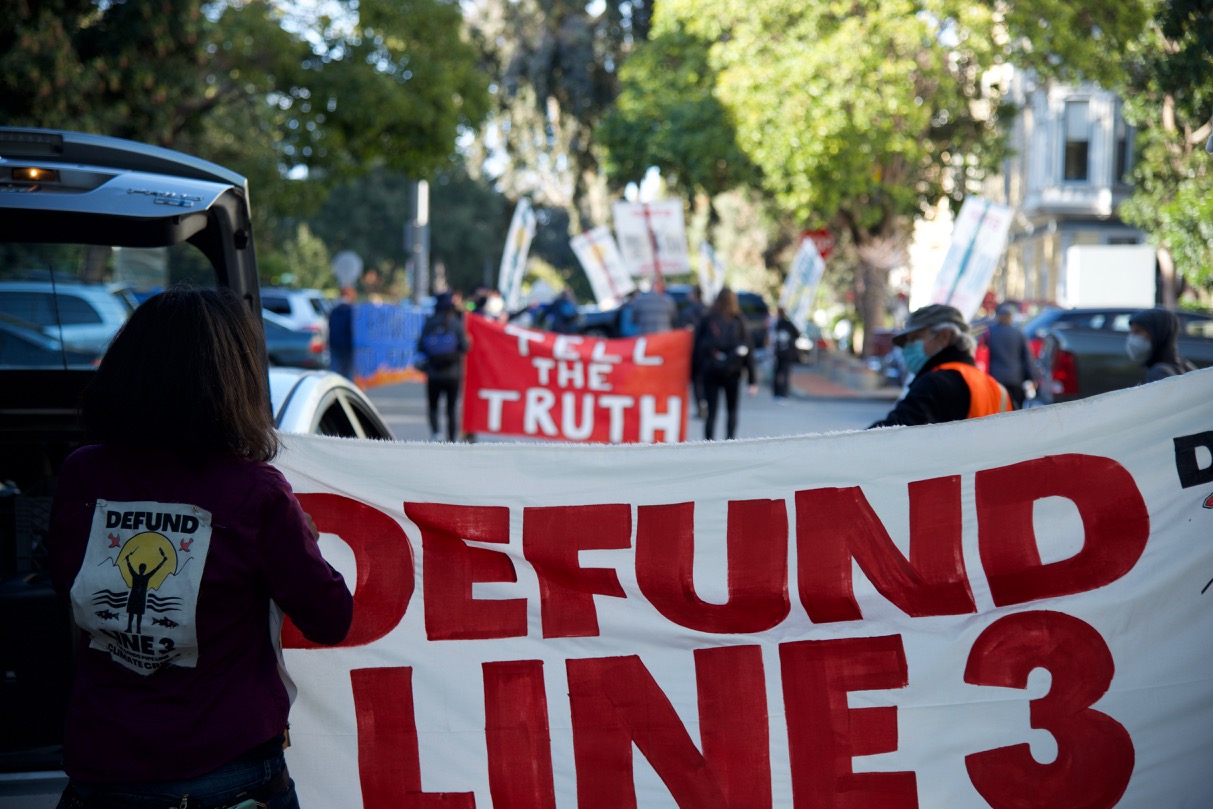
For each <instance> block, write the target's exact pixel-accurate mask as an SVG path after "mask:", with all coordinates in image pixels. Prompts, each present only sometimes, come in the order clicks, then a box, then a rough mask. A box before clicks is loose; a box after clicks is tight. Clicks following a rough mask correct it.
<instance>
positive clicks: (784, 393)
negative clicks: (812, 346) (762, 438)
mask: <svg viewBox="0 0 1213 809" xmlns="http://www.w3.org/2000/svg"><path fill="white" fill-rule="evenodd" d="M773 331H774V346H772V347H773V348H774V351H775V373H774V375H773V376H772V378H771V395H772V396H773V397H774V398H775V401H777V402H783V401H784V400H785V399H787V398H788V389H789V387H790V384H789V383H790V382H791V378H792V366H793V365H795V364H796V341H797V340H798V339H799V338H800V329H798V328H796V324H795V323H793V322H792V319H791V318H789V317H788V313H787V310H785V309H784V308H783V307H782V306H780V307H779V309H778V315H777V316H776V318H775V327H774V329H773Z"/></svg>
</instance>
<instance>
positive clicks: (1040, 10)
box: [612, 0, 1144, 328]
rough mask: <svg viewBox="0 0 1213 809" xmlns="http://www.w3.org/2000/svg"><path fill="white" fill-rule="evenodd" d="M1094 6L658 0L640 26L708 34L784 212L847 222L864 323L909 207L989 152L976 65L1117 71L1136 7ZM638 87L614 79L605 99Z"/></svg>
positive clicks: (981, 166)
mask: <svg viewBox="0 0 1213 809" xmlns="http://www.w3.org/2000/svg"><path fill="white" fill-rule="evenodd" d="M1109 5H1114V6H1116V8H1115V9H1109V8H1106V7H1105V4H1103V3H1102V2H1096V0H1087V1H1086V2H1068V3H1061V2H1060V0H1021V1H1020V2H997V3H993V2H992V3H989V4H987V3H983V2H965V1H964V0H955V1H953V0H935V1H933V0H852V2H846V3H841V2H816V3H808V4H806V3H804V2H802V1H801V0H765V2H762V3H753V2H747V1H746V0H725V1H724V2H721V3H717V4H715V5H714V6H713V9H712V13H711V14H703V13H702V8H701V6H700V4H699V3H697V2H694V1H693V0H666V2H663V3H662V4H660V5H659V6H658V7H657V14H656V16H655V18H654V22H653V39H654V40H655V41H659V40H662V38H663V37H666V36H675V35H678V34H679V32H685V33H686V34H689V35H691V36H693V37H695V38H697V39H698V40H700V41H701V42H705V43H709V44H708V65H709V67H710V68H711V70H712V71H713V72H714V74H715V79H714V96H715V98H716V99H718V100H719V102H720V103H721V104H722V105H723V107H724V109H725V111H726V112H727V120H728V121H729V122H730V123H731V125H732V126H733V127H734V129H735V132H736V137H735V143H736V144H737V146H738V147H739V148H740V151H741V153H742V154H743V155H744V156H745V157H746V158H747V159H748V160H749V161H750V162H751V163H753V164H754V166H756V167H757V169H758V171H759V172H760V177H761V179H760V181H759V182H760V183H761V188H762V190H763V191H764V193H765V194H766V195H767V196H768V197H769V198H770V199H771V200H773V202H774V203H775V205H776V207H777V209H778V210H779V211H781V212H782V214H783V215H784V216H786V217H788V218H790V219H792V220H793V221H794V222H796V223H797V224H799V225H800V226H801V227H806V226H807V227H812V226H821V225H828V226H830V227H831V228H832V229H834V230H835V232H836V233H837V234H840V235H843V234H845V235H847V236H849V241H850V242H851V243H852V245H853V247H854V249H855V251H856V255H857V257H858V262H859V263H858V266H857V267H856V270H855V279H856V287H857V290H856V291H857V297H858V301H857V303H858V308H859V313H860V316H861V318H862V319H863V320H864V322H865V323H866V324H867V326H868V327H869V328H872V327H876V326H879V325H882V321H883V319H884V316H885V300H884V290H885V284H886V278H887V274H888V271H889V270H890V269H892V268H893V267H896V266H898V265H900V264H902V263H903V261H904V251H905V245H906V242H907V240H908V238H909V235H910V232H911V224H912V221H913V219H914V218H915V217H916V216H918V215H919V214H920V213H921V212H922V211H923V210H925V209H926V207H927V206H929V205H933V204H935V203H936V202H937V201H938V200H939V199H940V198H941V197H943V196H947V197H950V198H951V199H952V200H953V201H954V202H955V203H956V204H957V205H958V204H959V203H960V201H961V200H963V197H964V196H965V194H966V193H969V192H970V191H973V190H975V189H976V187H977V183H978V181H979V180H980V179H981V178H982V176H983V175H984V173H985V172H986V171H987V170H988V169H990V168H993V167H994V166H996V165H997V163H998V160H999V158H1000V157H1001V156H1002V152H1003V147H1002V143H1001V136H1000V129H999V122H1000V116H1001V115H1002V114H1003V113H1004V110H1003V109H1002V107H1001V99H1000V98H998V97H997V96H994V97H987V96H986V95H985V92H986V88H984V87H983V85H982V82H981V76H982V74H983V72H984V70H985V69H986V68H987V67H989V66H992V65H994V64H997V63H998V62H1000V61H1006V60H1016V61H1021V58H1022V61H1021V63H1024V64H1029V65H1031V66H1034V67H1038V68H1039V69H1040V70H1041V71H1042V72H1044V75H1046V76H1048V75H1062V74H1066V75H1069V74H1071V73H1073V74H1081V75H1089V76H1100V77H1102V76H1115V75H1117V69H1116V62H1117V59H1118V57H1119V53H1118V52H1117V51H1116V49H1117V48H1120V47H1122V44H1123V43H1125V42H1128V41H1130V40H1131V39H1132V37H1133V36H1135V35H1136V32H1137V30H1139V28H1140V26H1138V28H1137V29H1135V28H1134V25H1135V21H1141V20H1143V19H1144V16H1143V11H1142V4H1141V2H1138V0H1130V1H1129V2H1124V3H1117V4H1109ZM1063 6H1064V7H1063ZM1048 15H1052V16H1048ZM1058 23H1061V24H1058ZM1041 43H1044V46H1043V47H1045V48H1047V49H1048V50H1043V49H1042V46H1041ZM1120 52H1121V53H1123V51H1120ZM1055 61H1056V63H1055ZM642 89H643V88H642V87H641V86H640V85H639V82H637V84H636V85H635V86H634V85H633V84H632V83H631V80H630V81H629V82H625V85H624V88H623V91H622V94H621V98H627V97H629V93H631V92H633V90H635V92H636V94H637V95H640V94H641V91H642ZM666 108H668V104H667V107H666ZM660 112H661V109H660V108H654V109H652V110H651V113H652V114H651V116H650V120H660V118H659V114H660ZM669 142H671V143H673V144H675V146H676V148H678V149H680V150H681V154H680V160H683V161H686V162H687V163H691V162H702V160H703V158H701V157H698V156H696V154H695V153H694V151H693V150H692V149H690V148H689V144H691V143H693V141H691V140H689V139H687V138H683V139H670V140H669ZM616 145H618V144H616ZM728 145H729V142H728V141H727V140H726V141H723V142H722V143H721V148H722V149H723V148H727V147H728ZM625 159H627V158H625V157H624V156H622V155H615V154H614V153H613V154H612V160H613V161H619V162H622V161H623V160H625ZM637 159H643V156H640V157H638V158H637ZM701 168H702V167H701ZM682 171H683V173H684V174H685V173H686V169H683V170H682Z"/></svg>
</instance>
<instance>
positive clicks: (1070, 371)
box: [1052, 349, 1078, 396]
mask: <svg viewBox="0 0 1213 809" xmlns="http://www.w3.org/2000/svg"><path fill="white" fill-rule="evenodd" d="M1052 379H1053V384H1052V391H1053V395H1054V396H1073V395H1074V394H1076V393H1078V363H1077V362H1075V360H1074V355H1073V354H1071V353H1070V352H1069V351H1062V350H1060V349H1057V350H1055V351H1054V352H1053V369H1052Z"/></svg>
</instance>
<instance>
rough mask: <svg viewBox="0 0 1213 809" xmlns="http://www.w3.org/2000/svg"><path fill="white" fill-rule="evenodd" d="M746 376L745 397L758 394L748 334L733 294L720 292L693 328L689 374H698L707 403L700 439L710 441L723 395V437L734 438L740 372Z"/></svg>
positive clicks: (728, 291)
mask: <svg viewBox="0 0 1213 809" xmlns="http://www.w3.org/2000/svg"><path fill="white" fill-rule="evenodd" d="M743 370H744V371H745V372H746V373H747V374H748V375H749V381H750V389H749V393H750V395H751V396H754V395H755V394H757V393H758V374H757V371H756V370H755V368H754V351H753V346H751V345H750V332H749V329H747V328H746V325H745V320H744V319H743V318H742V317H741V307H740V306H739V305H738V303H737V293H735V292H734V291H733V290H731V289H729V288H728V287H724V288H723V289H721V290H720V293H719V294H718V295H717V296H716V300H714V301H713V302H712V306H711V308H710V309H708V313H707V314H706V315H704V317H703V319H702V320H700V321H699V325H698V326H696V327H695V341H694V350H693V353H692V355H691V373H692V374H697V373H698V374H702V377H703V393H704V396H705V397H706V398H707V400H708V412H707V413H706V414H705V416H704V419H703V437H704V438H705V439H706V440H708V441H711V440H712V436H713V434H714V433H715V427H716V411H717V410H718V409H719V407H720V394H721V393H722V392H723V393H724V405H725V436H726V437H727V438H734V437H736V435H737V408H738V397H739V395H740V389H741V372H742V371H743Z"/></svg>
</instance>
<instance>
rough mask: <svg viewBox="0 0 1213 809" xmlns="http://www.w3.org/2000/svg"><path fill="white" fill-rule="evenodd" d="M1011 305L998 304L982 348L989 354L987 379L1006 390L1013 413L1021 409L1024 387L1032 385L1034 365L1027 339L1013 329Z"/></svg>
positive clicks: (1020, 331)
mask: <svg viewBox="0 0 1213 809" xmlns="http://www.w3.org/2000/svg"><path fill="white" fill-rule="evenodd" d="M1015 311H1016V310H1015V305H1014V304H1011V303H1003V304H1000V305H999V307H998V309H997V310H996V313H997V314H996V317H997V320H995V322H994V323H993V324H992V325H991V326H990V328H989V330H988V331H987V332H986V347H987V348H988V349H989V352H990V376H992V377H994V378H995V379H997V380H998V381H999V382H1000V383H1002V386H1003V387H1004V388H1006V389H1007V393H1008V394H1009V395H1010V397H1011V405H1012V407H1014V408H1015V409H1016V410H1019V409H1020V408H1022V407H1023V403H1024V397H1025V395H1026V391H1025V389H1024V386H1025V384H1026V383H1029V382H1030V383H1032V384H1035V383H1036V365H1035V363H1033V361H1032V351H1031V349H1030V348H1028V338H1027V336H1025V335H1024V333H1023V331H1022V330H1020V328H1019V327H1018V326H1016V325H1015V323H1014V320H1015Z"/></svg>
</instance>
